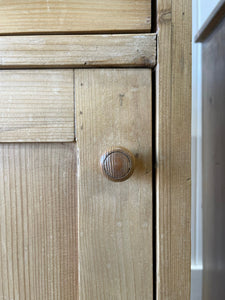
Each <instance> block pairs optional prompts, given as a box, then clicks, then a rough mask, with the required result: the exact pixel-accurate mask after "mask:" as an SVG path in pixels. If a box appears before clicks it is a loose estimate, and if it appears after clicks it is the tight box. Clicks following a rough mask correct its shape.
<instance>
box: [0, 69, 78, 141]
mask: <svg viewBox="0 0 225 300" xmlns="http://www.w3.org/2000/svg"><path fill="white" fill-rule="evenodd" d="M57 141H61V142H64V141H66V142H69V141H74V95H73V70H1V71H0V142H57Z"/></svg>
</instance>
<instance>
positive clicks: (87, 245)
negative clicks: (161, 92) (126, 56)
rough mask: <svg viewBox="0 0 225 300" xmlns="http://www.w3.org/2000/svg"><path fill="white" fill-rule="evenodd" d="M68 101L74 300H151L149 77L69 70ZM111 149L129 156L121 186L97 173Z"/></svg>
mask: <svg viewBox="0 0 225 300" xmlns="http://www.w3.org/2000/svg"><path fill="white" fill-rule="evenodd" d="M75 98H76V128H77V146H78V151H79V165H80V168H79V177H78V185H79V253H80V255H79V270H80V277H79V278H80V280H79V291H80V292H79V295H80V299H82V300H92V299H99V300H103V299H105V300H108V299H118V300H119V299H120V300H123V299H129V300H133V299H137V300H139V299H142V300H150V299H152V297H153V292H152V159H151V157H152V151H151V142H152V140H151V136H152V132H151V130H152V128H151V106H152V103H151V70H149V69H99V70H75ZM112 146H123V147H125V148H127V149H129V150H130V151H131V152H132V153H134V154H135V155H136V168H135V171H134V173H133V175H132V176H131V177H130V178H129V179H128V180H127V181H124V182H120V183H115V182H112V181H110V180H108V179H107V178H106V177H104V176H103V174H102V172H101V167H100V158H101V155H102V154H103V153H104V152H105V151H106V150H107V149H109V148H110V147H112Z"/></svg>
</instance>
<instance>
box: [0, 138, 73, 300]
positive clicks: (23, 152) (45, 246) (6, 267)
mask: <svg viewBox="0 0 225 300" xmlns="http://www.w3.org/2000/svg"><path fill="white" fill-rule="evenodd" d="M76 171H77V168H76V146H75V144H74V143H70V144H60V143H57V144H54V143H48V144H29V143H28V144H2V145H0V208H1V209H0V299H7V300H8V299H15V300H25V299H30V300H34V299H38V300H39V299H43V300H47V299H48V300H62V299H67V300H75V299H78V298H77V242H76V230H77V226H76V222H77V217H76V211H77V209H76V205H77V202H76V200H77V194H76Z"/></svg>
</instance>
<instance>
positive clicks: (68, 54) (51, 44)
mask: <svg viewBox="0 0 225 300" xmlns="http://www.w3.org/2000/svg"><path fill="white" fill-rule="evenodd" d="M155 64H156V34H123V35H121V34H112V35H38V36H0V68H20V67H21V68H34V67H38V68H47V67H101V66H110V67H113V66H123V67H130V66H134V67H154V66H155Z"/></svg>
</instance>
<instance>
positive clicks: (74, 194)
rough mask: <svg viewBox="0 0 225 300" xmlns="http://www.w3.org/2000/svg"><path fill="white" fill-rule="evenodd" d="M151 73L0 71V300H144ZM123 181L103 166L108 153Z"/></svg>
mask: <svg viewBox="0 0 225 300" xmlns="http://www.w3.org/2000/svg"><path fill="white" fill-rule="evenodd" d="M151 84H152V83H151V70H150V69H142V68H138V69H135V68H129V69H126V68H123V69H119V68H110V69H107V68H105V69H74V70H73V69H67V70H51V69H49V70H38V69H37V70H17V71H15V70H1V71H0V114H1V120H0V141H1V142H2V143H1V144H0V299H1V298H2V299H7V300H8V299H18V300H24V299H29V300H33V299H38V300H39V299H43V300H56V299H58V300H69V299H71V300H78V299H82V300H89V299H91V300H92V299H96V300H101V299H102V300H104V299H106V300H108V299H115V300H117V299H118V300H119V299H121V300H123V299H129V300H132V299H138V300H139V299H141V300H145V299H150V300H151V299H152V297H153V291H152V286H153V282H152V272H153V270H152V264H153V261H152V260H153V258H152V247H153V245H152V149H151V143H152V125H151V122H152V120H151V114H152V112H151V107H152V103H151V94H152V92H151ZM114 147H115V148H116V147H125V148H127V149H128V150H129V151H130V152H132V153H133V155H134V156H135V168H134V173H133V174H132V176H131V177H130V178H129V179H127V180H125V181H123V182H113V181H111V180H109V179H108V178H106V177H105V176H104V175H103V174H102V171H101V167H100V159H101V156H102V154H103V153H104V152H105V151H107V150H108V149H109V148H110V149H114Z"/></svg>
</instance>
